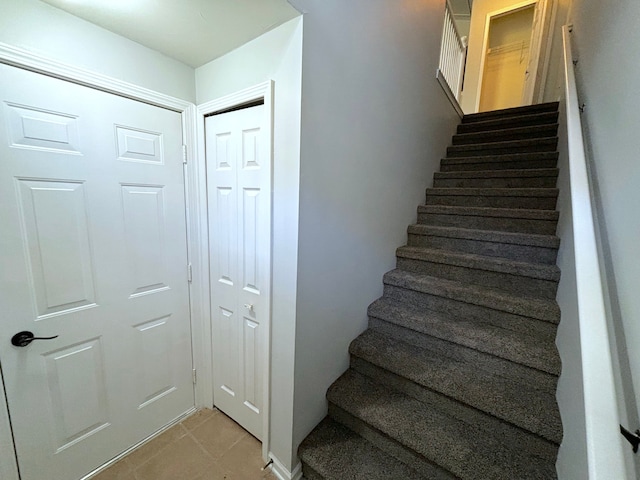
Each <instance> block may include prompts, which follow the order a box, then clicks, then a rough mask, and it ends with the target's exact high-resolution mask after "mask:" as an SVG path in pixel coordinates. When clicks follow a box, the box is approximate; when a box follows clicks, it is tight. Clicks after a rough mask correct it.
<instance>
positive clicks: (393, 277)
mask: <svg viewBox="0 0 640 480" xmlns="http://www.w3.org/2000/svg"><path fill="white" fill-rule="evenodd" d="M403 277H405V278H403ZM406 277H412V278H410V279H408V280H407V279H406ZM407 283H409V284H407ZM434 283H435V284H436V285H435V288H434V285H433V284H434ZM383 284H384V285H385V286H386V285H389V286H392V287H397V288H402V289H407V290H413V291H416V292H419V293H425V294H429V295H435V296H438V297H442V298H447V299H449V300H452V301H457V302H462V303H466V304H470V305H476V306H478V307H482V308H488V309H490V310H496V311H499V312H504V313H508V314H511V315H517V316H520V317H525V318H532V319H536V320H540V321H543V322H548V323H551V324H555V325H557V324H558V323H559V322H560V309H559V307H558V305H557V303H555V302H554V301H553V300H550V299H541V298H535V297H524V296H522V295H517V294H513V293H510V292H506V291H504V290H498V289H495V288H490V287H484V286H478V285H471V284H465V283H464V282H460V281H457V280H449V279H444V278H438V277H434V276H432V275H426V274H419V273H413V272H407V271H404V270H399V269H394V270H391V271H389V272H387V273H385V274H384V277H383ZM426 284H427V285H426ZM428 285H431V288H429V287H428ZM438 287H439V289H438ZM461 296H462V298H461ZM469 296H470V297H472V298H471V299H469V298H468V297H469ZM488 299H492V300H494V301H493V302H487V300H488ZM518 301H520V302H521V303H522V304H523V305H522V306H519V305H520V304H519V302H518ZM525 307H527V308H525ZM537 309H540V311H536V310H537ZM545 312H546V313H545Z"/></svg>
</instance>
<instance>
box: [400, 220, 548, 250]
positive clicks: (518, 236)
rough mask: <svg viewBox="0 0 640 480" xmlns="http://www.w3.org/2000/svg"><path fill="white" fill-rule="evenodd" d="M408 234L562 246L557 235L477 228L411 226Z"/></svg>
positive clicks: (534, 245)
mask: <svg viewBox="0 0 640 480" xmlns="http://www.w3.org/2000/svg"><path fill="white" fill-rule="evenodd" d="M424 230H435V231H436V232H435V233H432V232H425V231H424ZM407 233H409V234H411V235H422V236H434V237H443V238H458V239H462V240H472V241H477V242H487V243H506V244H509V245H519V246H525V247H538V248H550V249H554V250H555V249H557V248H558V247H559V245H560V238H559V237H557V236H555V235H542V234H538V233H514V232H502V231H499V230H480V229H477V228H464V227H444V226H438V225H424V224H421V223H415V224H412V225H409V227H408V228H407ZM492 237H493V238H492ZM498 237H500V238H498Z"/></svg>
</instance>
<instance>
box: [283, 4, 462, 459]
mask: <svg viewBox="0 0 640 480" xmlns="http://www.w3.org/2000/svg"><path fill="white" fill-rule="evenodd" d="M292 3H293V4H294V6H296V7H297V8H299V9H301V10H304V11H306V12H307V13H306V14H305V18H304V40H303V61H302V98H303V100H302V127H301V139H302V140H301V159H300V162H301V164H300V218H299V225H300V230H299V247H298V295H297V315H296V318H297V320H296V354H295V362H296V363H295V389H294V438H293V443H294V445H293V446H294V448H297V446H298V444H299V443H300V442H301V441H302V439H303V438H304V437H305V436H306V435H307V434H308V433H309V431H310V430H311V429H312V428H313V427H314V426H315V425H316V424H317V423H318V422H319V421H320V420H321V419H322V417H323V416H324V415H325V414H326V400H325V394H326V390H327V388H328V387H329V385H330V384H331V383H332V382H333V381H334V380H335V379H336V378H337V377H338V376H339V375H340V374H341V373H342V372H343V371H344V370H345V369H346V368H347V367H348V346H349V343H350V342H351V340H353V338H355V337H356V336H357V335H358V334H359V333H360V332H362V331H363V330H364V329H365V328H366V326H367V318H366V310H367V306H368V305H369V304H370V303H371V302H372V301H373V300H375V299H376V298H377V297H379V296H380V295H381V294H382V275H383V274H384V272H386V271H388V270H390V269H392V268H394V265H395V258H394V252H395V248H396V247H398V246H400V245H403V244H405V243H406V228H407V225H408V224H410V223H414V222H415V221H416V207H417V205H418V204H420V203H424V195H425V187H428V186H430V185H431V182H432V175H433V172H434V170H436V169H438V168H439V160H440V158H441V156H443V155H444V153H445V149H446V146H447V145H448V144H449V142H450V141H451V135H452V134H453V132H454V128H455V125H456V124H457V123H458V121H459V118H458V117H457V115H456V113H455V111H454V110H453V107H452V106H451V104H450V103H449V102H448V100H447V99H446V97H445V95H444V93H443V91H442V89H441V87H440V85H439V84H438V83H437V81H436V79H435V73H436V69H437V66H438V58H439V53H440V40H441V35H442V25H443V19H444V0H438V1H430V2H415V1H410V0H393V1H391V0H349V1H344V0H323V1H321V2H320V1H313V0H293V1H292Z"/></svg>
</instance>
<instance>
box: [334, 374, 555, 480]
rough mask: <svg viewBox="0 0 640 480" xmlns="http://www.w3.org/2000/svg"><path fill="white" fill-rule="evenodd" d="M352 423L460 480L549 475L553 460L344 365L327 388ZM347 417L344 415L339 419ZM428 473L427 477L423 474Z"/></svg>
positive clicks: (552, 472) (416, 460)
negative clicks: (337, 377)
mask: <svg viewBox="0 0 640 480" xmlns="http://www.w3.org/2000/svg"><path fill="white" fill-rule="evenodd" d="M327 399H328V400H329V402H330V407H329V412H330V414H332V415H336V413H332V411H333V412H335V408H332V407H334V406H335V407H337V409H339V410H341V411H343V412H344V413H345V414H346V415H344V417H346V416H349V417H351V418H350V419H349V420H350V422H351V423H353V427H354V428H359V427H360V426H361V425H362V424H364V425H366V426H369V428H370V432H371V435H372V436H376V437H377V438H376V441H379V442H380V443H385V441H387V442H389V440H390V441H391V442H393V443H395V444H399V445H400V446H401V447H402V448H403V449H404V450H408V451H411V452H415V456H414V457H413V462H412V463H415V464H418V465H419V464H431V463H435V464H437V465H440V466H441V467H442V468H444V469H445V470H447V471H449V472H451V473H452V474H453V475H455V476H456V477H458V478H460V479H464V480H489V479H493V480H502V479H504V480H507V479H509V480H512V479H515V478H517V479H519V480H528V479H536V480H540V479H543V478H544V479H552V478H555V467H554V465H553V463H551V462H548V461H544V460H541V459H539V458H537V457H535V456H529V455H527V453H526V452H523V451H518V450H516V449H512V448H510V447H509V446H508V445H507V444H506V443H503V441H501V439H499V438H496V437H493V436H491V435H488V434H487V433H486V432H485V431H483V430H481V429H479V428H477V427H475V426H474V425H470V424H467V423H465V422H462V421H460V420H457V419H454V418H451V417H450V416H448V415H446V414H444V413H442V412H440V411H438V410H436V409H434V408H425V405H424V404H423V403H422V402H420V401H418V400H416V399H415V398H412V397H410V396H408V395H405V394H403V393H401V392H398V391H394V390H390V389H388V388H385V387H384V386H382V385H380V384H379V383H376V382H373V381H371V380H369V379H367V378H366V377H364V376H362V375H359V374H358V373H356V372H354V371H352V370H348V371H347V372H346V373H345V374H344V375H342V377H340V378H339V379H338V380H337V381H336V382H335V383H334V384H333V385H332V386H331V387H330V388H329V391H328V392H327ZM345 420H347V419H345ZM427 478H428V477H427Z"/></svg>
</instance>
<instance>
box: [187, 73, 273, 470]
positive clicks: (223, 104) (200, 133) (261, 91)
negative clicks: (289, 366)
mask: <svg viewBox="0 0 640 480" xmlns="http://www.w3.org/2000/svg"><path fill="white" fill-rule="evenodd" d="M274 86H275V82H274V81H273V80H269V81H266V82H262V83H259V84H257V85H254V86H252V87H248V88H245V89H243V90H239V91H237V92H234V93H231V94H229V95H225V96H223V97H220V98H217V99H214V100H211V101H209V102H206V103H203V104H201V105H198V107H197V139H198V161H197V165H196V168H198V169H199V170H200V171H199V175H198V177H199V178H200V179H201V181H202V182H203V183H204V185H203V186H202V188H201V191H200V204H201V205H203V206H206V205H207V192H206V178H207V177H206V141H205V128H204V122H205V117H206V116H208V115H210V114H212V113H215V112H218V111H220V110H227V109H229V108H233V107H238V106H241V105H243V104H245V103H249V102H252V101H255V100H260V99H264V107H265V108H264V112H265V118H264V129H265V133H266V137H267V138H268V139H269V140H268V141H269V144H268V151H269V168H270V184H271V191H270V192H269V193H270V205H271V208H270V212H269V216H270V219H269V229H270V232H269V238H268V242H269V247H268V252H269V259H268V264H269V276H268V277H269V283H268V285H267V287H266V290H267V292H266V295H265V296H266V298H267V303H268V306H267V311H268V312H269V313H268V320H267V322H266V323H265V329H264V354H263V355H264V357H263V360H264V370H263V375H264V382H263V390H264V391H263V417H262V459H263V460H264V461H265V463H266V462H267V461H268V460H269V443H270V442H269V440H270V439H269V432H270V422H269V419H270V412H271V403H270V399H271V395H270V391H271V304H272V302H271V283H272V281H273V278H272V276H273V273H272V272H273V264H272V258H273V253H272V248H273V245H272V237H273V220H272V218H273V216H272V214H273V119H274V108H273V106H274V104H273V92H274ZM203 210H206V207H203ZM206 214H207V212H204V215H205V221H203V222H202V223H201V224H202V225H203V226H206V225H207V223H206V218H207V216H206ZM200 238H201V240H202V245H205V246H208V245H209V234H208V231H207V229H206V227H205V228H204V229H203V231H201V237H200ZM200 260H201V263H200V264H199V268H200V269H202V271H206V272H207V275H206V276H205V277H206V278H203V282H206V284H203V287H206V290H205V291H206V292H207V295H208V292H210V290H209V287H210V283H209V276H208V270H209V251H208V249H207V251H206V252H203V257H202V258H201V259H200ZM203 308H206V310H203V311H202V318H203V319H204V318H207V319H210V318H211V305H210V303H207V305H206V307H204V306H203ZM203 335H204V338H207V339H208V345H207V349H206V351H207V354H208V363H207V367H206V370H204V371H203V372H204V375H203V377H205V379H204V380H203V382H207V387H208V391H207V395H209V396H210V397H207V400H208V401H209V399H210V403H211V405H213V358H212V357H213V346H212V342H211V321H207V322H206V325H205V326H204V330H203Z"/></svg>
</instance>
